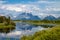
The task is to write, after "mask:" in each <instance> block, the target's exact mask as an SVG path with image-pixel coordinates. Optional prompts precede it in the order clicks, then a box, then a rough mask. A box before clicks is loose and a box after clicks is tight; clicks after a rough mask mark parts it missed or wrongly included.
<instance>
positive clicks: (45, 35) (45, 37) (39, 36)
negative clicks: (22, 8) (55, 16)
mask: <svg viewBox="0 0 60 40" xmlns="http://www.w3.org/2000/svg"><path fill="white" fill-rule="evenodd" d="M25 22H27V23H29V24H33V25H41V24H56V25H55V26H54V27H52V28H48V29H47V30H42V31H39V32H36V33H35V34H33V35H28V36H26V35H25V36H23V37H21V40H60V20H54V21H51V20H47V21H46V20H42V21H25Z"/></svg>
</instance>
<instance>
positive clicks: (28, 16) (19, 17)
mask: <svg viewBox="0 0 60 40" xmlns="http://www.w3.org/2000/svg"><path fill="white" fill-rule="evenodd" d="M0 14H2V13H0ZM2 15H3V14H2ZM4 15H5V14H4ZM5 16H7V15H5ZM8 16H10V17H11V19H12V20H57V19H58V20H60V17H58V18H56V17H54V16H53V15H48V16H46V17H44V18H43V19H42V18H41V17H38V16H35V15H32V13H26V12H23V13H22V12H21V13H20V14H18V15H16V17H13V15H12V14H8Z"/></svg>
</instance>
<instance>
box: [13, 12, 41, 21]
mask: <svg viewBox="0 0 60 40" xmlns="http://www.w3.org/2000/svg"><path fill="white" fill-rule="evenodd" d="M13 20H40V18H39V17H38V16H34V15H32V14H31V13H21V14H19V15H18V16H17V17H16V18H15V19H13Z"/></svg>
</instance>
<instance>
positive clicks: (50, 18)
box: [43, 15, 57, 20]
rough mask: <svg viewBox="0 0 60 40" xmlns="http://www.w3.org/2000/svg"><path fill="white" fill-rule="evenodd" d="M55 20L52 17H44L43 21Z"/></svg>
mask: <svg viewBox="0 0 60 40" xmlns="http://www.w3.org/2000/svg"><path fill="white" fill-rule="evenodd" d="M56 19H57V18H55V17H54V16H52V15H49V16H46V17H45V18H44V19H43V20H56Z"/></svg>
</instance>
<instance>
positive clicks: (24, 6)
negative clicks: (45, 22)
mask: <svg viewBox="0 0 60 40" xmlns="http://www.w3.org/2000/svg"><path fill="white" fill-rule="evenodd" d="M21 12H27V13H32V14H33V15H37V16H39V17H45V16H47V15H53V16H55V17H59V16H60V0H0V13H1V14H12V15H14V16H16V15H18V14H19V13H21Z"/></svg>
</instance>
